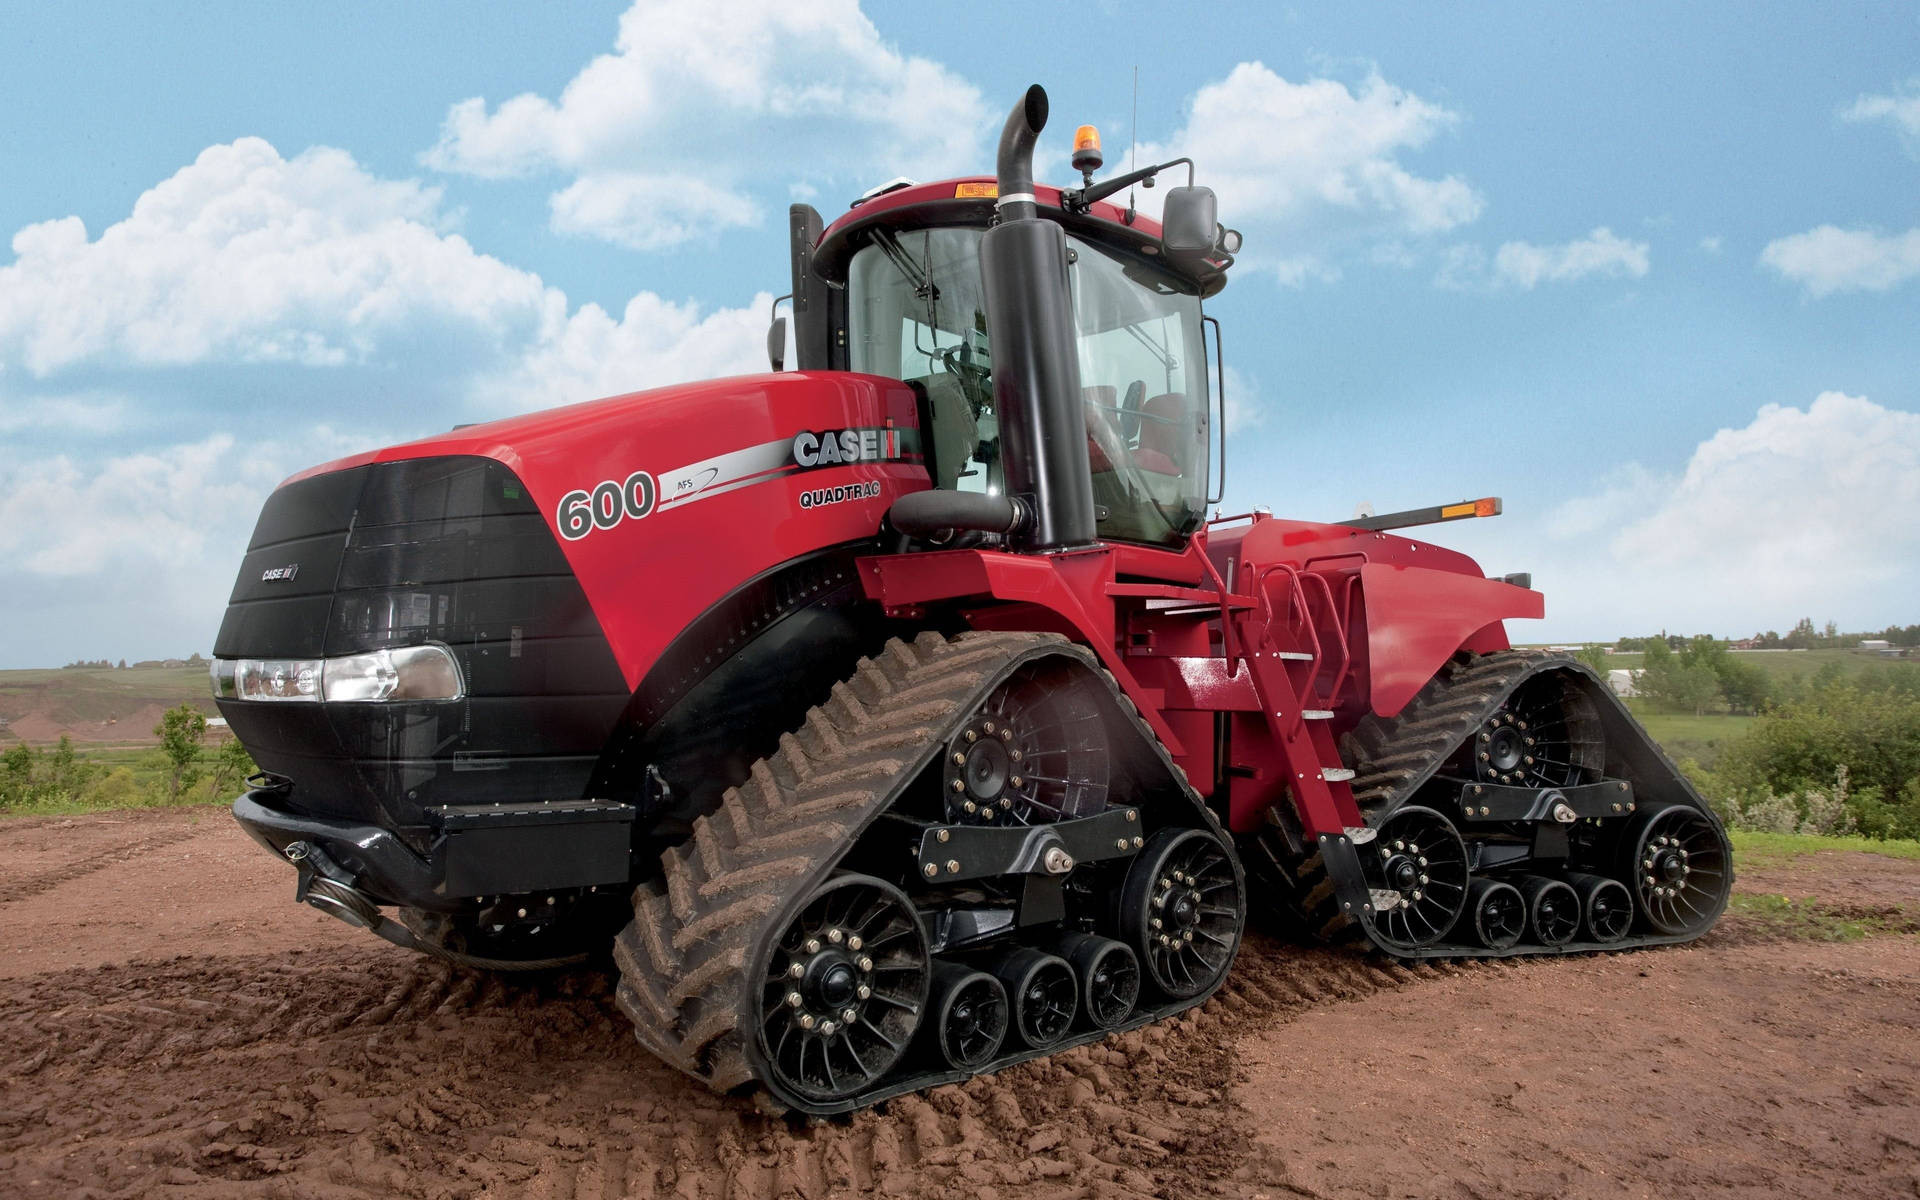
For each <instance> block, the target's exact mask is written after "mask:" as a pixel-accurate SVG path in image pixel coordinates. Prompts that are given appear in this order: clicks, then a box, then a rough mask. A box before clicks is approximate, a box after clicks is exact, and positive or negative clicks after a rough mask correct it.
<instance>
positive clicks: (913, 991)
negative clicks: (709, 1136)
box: [754, 875, 932, 1103]
mask: <svg viewBox="0 0 1920 1200" xmlns="http://www.w3.org/2000/svg"><path fill="white" fill-rule="evenodd" d="M931 975H932V963H931V960H930V959H929V957H928V953H927V939H926V934H925V932H924V931H923V930H922V929H921V926H920V920H919V917H918V916H917V915H916V914H915V912H914V908H913V902H912V901H910V900H909V899H907V897H906V895H905V893H903V892H901V891H900V889H899V888H896V887H894V886H893V885H892V884H890V883H888V882H886V881H885V880H882V879H875V878H873V877H872V876H868V875H840V876H836V877H834V878H831V879H829V880H828V881H827V882H826V883H824V884H823V885H821V887H820V888H819V889H818V890H817V891H815V892H814V893H813V895H812V896H811V897H810V898H809V899H808V901H807V903H806V905H805V906H804V907H803V908H802V909H801V910H800V912H799V915H797V916H795V917H794V918H793V920H792V921H790V922H788V924H787V926H786V928H785V929H784V930H782V931H781V932H780V935H779V937H777V938H775V939H773V940H772V942H771V943H770V944H769V945H768V946H767V947H766V950H765V952H764V958H763V961H762V963H761V967H760V971H759V978H760V979H761V981H762V983H761V988H760V996H759V1004H758V1011H757V1012H756V1013H755V1014H754V1015H755V1017H756V1023H757V1025H758V1029H759V1039H760V1040H759V1048H760V1052H761V1056H762V1058H763V1059H764V1061H765V1063H766V1069H767V1071H768V1073H769V1074H770V1075H771V1076H772V1077H773V1078H774V1079H775V1080H776V1081H777V1083H778V1085H779V1086H780V1087H781V1088H783V1089H785V1090H787V1091H789V1092H791V1093H793V1094H794V1095H796V1096H802V1097H805V1098H806V1099H809V1100H813V1101H817V1102H823V1103H826V1102H833V1101H840V1100H846V1099H849V1098H851V1097H853V1096H857V1095H859V1094H860V1093H861V1092H864V1091H866V1090H868V1089H870V1088H872V1087H873V1086H875V1085H876V1084H878V1083H879V1082H880V1080H881V1079H882V1078H884V1077H885V1075H886V1073H887V1072H888V1071H889V1070H891V1069H892V1068H893V1065H894V1063H896V1062H898V1061H899V1059H900V1055H901V1053H902V1052H903V1051H904V1050H905V1049H906V1047H907V1043H909V1042H911V1041H912V1040H913V1034H914V1030H915V1029H916V1028H918V1027H919V1024H920V1015H921V1013H922V1012H923V1011H925V1009H926V1008H927V990H928V986H929V982H930V979H931Z"/></svg>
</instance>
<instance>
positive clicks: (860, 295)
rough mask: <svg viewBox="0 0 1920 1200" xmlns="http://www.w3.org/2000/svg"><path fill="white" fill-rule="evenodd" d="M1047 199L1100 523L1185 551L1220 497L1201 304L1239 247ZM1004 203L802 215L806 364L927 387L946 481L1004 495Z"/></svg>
mask: <svg viewBox="0 0 1920 1200" xmlns="http://www.w3.org/2000/svg"><path fill="white" fill-rule="evenodd" d="M1176 190H1177V191H1196V192H1197V191H1203V189H1176ZM1034 193H1035V198H1036V201H1037V205H1036V207H1037V208H1038V210H1039V211H1040V212H1041V213H1042V214H1044V215H1045V216H1046V217H1048V218H1050V219H1051V220H1053V221H1055V222H1057V223H1058V224H1059V225H1061V226H1062V229H1063V232H1064V234H1065V242H1066V253H1065V256H1064V257H1065V263H1066V286H1067V295H1068V297H1069V305H1070V309H1071V312H1070V313H1069V314H1067V315H1068V316H1069V317H1070V320H1071V337H1072V342H1073V345H1074V348H1075V351H1076V354H1075V357H1076V358H1077V366H1078V374H1079V384H1078V399H1079V403H1078V405H1077V408H1078V411H1079V414H1080V416H1081V417H1082V418H1083V420H1084V426H1085V433H1084V447H1083V449H1082V451H1081V452H1082V453H1084V455H1085V458H1086V463H1087V467H1088V469H1089V471H1090V474H1091V483H1092V496H1093V516H1094V523H1095V524H1094V529H1095V535H1096V537H1097V538H1098V539H1099V540H1101V541H1123V542H1135V543H1145V544H1150V545H1158V546H1166V547H1171V548H1178V547H1180V546H1182V545H1184V543H1185V541H1186V539H1187V537H1188V536H1189V535H1190V534H1192V533H1193V531H1194V530H1196V529H1197V528H1199V526H1200V524H1201V523H1202V521H1203V520H1204V519H1205V513H1206V509H1207V505H1208V503H1209V502H1210V500H1211V499H1212V497H1210V495H1209V483H1210V476H1212V475H1213V472H1212V464H1211V459H1212V453H1211V448H1212V446H1213V439H1214V436H1215V433H1216V428H1217V418H1216V416H1215V414H1214V411H1213V410H1214V408H1215V401H1214V399H1213V398H1214V396H1215V395H1216V394H1217V388H1216V387H1215V386H1214V385H1213V384H1212V382H1211V381H1210V376H1213V377H1214V378H1217V376H1214V373H1213V372H1212V371H1210V368H1209V363H1208V361H1207V352H1206V340H1205V337H1204V331H1203V329H1202V324H1203V322H1204V321H1205V320H1206V318H1205V317H1203V315H1202V313H1201V298H1202V296H1203V295H1209V294H1212V293H1213V292H1215V291H1218V290H1219V288H1220V287H1221V286H1223V285H1224V283H1225V270H1226V265H1228V264H1230V262H1231V258H1230V257H1228V256H1225V255H1217V256H1215V257H1211V258H1210V257H1207V256H1204V255H1194V254H1190V255H1185V256H1180V255H1175V254H1169V253H1168V252H1167V249H1166V247H1165V246H1164V244H1163V242H1162V237H1161V229H1160V226H1159V225H1158V224H1156V223H1154V222H1152V221H1149V220H1147V219H1145V218H1143V217H1141V216H1139V215H1138V214H1137V213H1135V212H1133V211H1132V210H1131V209H1123V208H1120V207H1119V206H1117V205H1113V204H1107V203H1103V202H1097V201H1096V202H1093V203H1078V202H1076V197H1077V196H1079V195H1081V194H1083V193H1076V192H1073V191H1065V192H1063V191H1061V190H1059V189H1054V188H1045V187H1036V188H1035V189H1034ZM996 198H997V188H996V187H995V184H994V183H993V182H992V181H990V180H955V181H947V182H943V183H937V184H926V185H913V186H906V187H895V188H893V189H892V190H886V191H883V192H881V193H880V194H878V195H872V196H870V197H868V198H865V199H863V200H862V201H861V202H860V203H858V204H857V205H856V206H855V207H854V208H853V209H852V211H851V212H849V213H848V214H847V215H846V216H845V217H842V218H841V219H840V220H839V221H836V222H835V223H834V225H833V226H832V227H831V228H828V229H826V230H825V231H824V232H820V226H819V225H818V220H819V218H818V216H817V215H816V214H813V212H812V210H811V209H808V208H806V207H805V206H796V208H795V210H794V213H795V215H794V222H793V228H794V231H795V241H796V244H795V247H794V249H795V256H794V265H795V275H796V278H795V293H794V313H795V322H796V326H797V330H796V332H797V335H798V336H797V338H796V343H797V345H798V346H799V347H800V365H801V366H802V367H829V368H833V369H841V370H850V371H857V372H861V373H864V374H870V375H880V376H885V377H888V378H892V379H899V380H903V381H905V382H907V383H908V384H910V385H912V386H913V388H914V390H915V392H916V393H917V394H919V395H920V396H921V398H922V409H923V427H924V431H925V436H924V437H923V439H922V441H923V448H924V450H925V451H926V454H927V457H928V460H929V461H928V472H929V475H930V476H931V478H932V481H933V485H934V487H935V488H936V489H944V490H949V491H958V492H973V493H980V494H984V495H988V496H1001V495H1005V494H1007V493H1008V479H1007V461H1006V449H1007V445H1006V441H1005V440H1004V439H1003V437H1002V424H1003V418H1004V417H1005V416H1006V414H1005V413H1004V412H1003V411H1002V408H1003V407H1004V403H1003V400H997V399H996V388H995V375H994V370H995V353H994V351H995V347H994V345H993V339H992V337H991V335H990V332H989V330H990V322H989V313H988V308H989V305H988V302H987V296H986V290H985V287H984V281H983V274H982V269H981V248H982V243H983V241H984V240H985V238H986V235H987V232H988V230H989V229H990V228H991V227H992V226H993V225H994V224H995V223H996V220H997V218H996V209H995V201H996ZM1210 198H1211V197H1210V194H1209V195H1208V199H1210ZM1209 232H1210V233H1211V231H1209ZM809 235H811V237H810V236H809ZM1211 241H1212V239H1211V238H1209V242H1211ZM1209 249H1212V246H1211V245H1210V246H1209ZM1003 396H1004V392H1003Z"/></svg>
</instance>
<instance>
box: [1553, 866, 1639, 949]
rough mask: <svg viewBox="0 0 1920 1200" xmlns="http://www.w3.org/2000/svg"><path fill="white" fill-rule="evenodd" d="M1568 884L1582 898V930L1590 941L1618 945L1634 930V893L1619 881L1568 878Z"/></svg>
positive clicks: (1589, 877)
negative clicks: (1615, 943) (1618, 942)
mask: <svg viewBox="0 0 1920 1200" xmlns="http://www.w3.org/2000/svg"><path fill="white" fill-rule="evenodd" d="M1567 882H1568V883H1569V884H1571V885H1572V886H1573V890H1574V891H1575V892H1576V893H1577V894H1578V895H1579V897H1580V912H1581V913H1582V914H1583V915H1582V917H1581V926H1582V929H1583V930H1584V932H1585V933H1586V935H1587V940H1588V941H1593V942H1617V941H1619V940H1620V939H1621V938H1624V937H1626V936H1627V931H1628V930H1629V929H1632V928H1633V893H1631V892H1629V891H1627V885H1626V884H1624V883H1621V882H1620V881H1619V880H1618V879H1608V878H1606V877H1605V876H1604V875H1579V874H1569V875H1568V876H1567Z"/></svg>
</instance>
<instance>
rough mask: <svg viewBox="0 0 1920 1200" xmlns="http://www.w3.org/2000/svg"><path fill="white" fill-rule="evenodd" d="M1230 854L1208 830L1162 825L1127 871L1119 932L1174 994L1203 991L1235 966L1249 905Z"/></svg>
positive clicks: (1168, 992)
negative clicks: (1236, 875)
mask: <svg viewBox="0 0 1920 1200" xmlns="http://www.w3.org/2000/svg"><path fill="white" fill-rule="evenodd" d="M1230 854H1231V851H1229V850H1228V849H1227V847H1226V846H1225V845H1224V844H1223V843H1222V842H1221V841H1220V839H1218V838H1216V837H1215V836H1214V835H1213V834H1212V833H1210V832H1208V831H1207V830H1204V829H1163V830H1161V831H1160V832H1159V833H1156V834H1154V835H1153V837H1151V838H1150V839H1148V841H1147V844H1146V847H1145V848H1144V849H1142V850H1141V851H1140V854H1139V856H1138V857H1136V858H1135V859H1134V861H1133V866H1132V867H1131V868H1129V869H1128V871H1127V880H1126V883H1125V884H1124V885H1123V886H1122V888H1121V892H1120V932H1121V936H1122V937H1123V938H1125V940H1126V941H1127V943H1128V944H1129V945H1131V946H1132V947H1133V948H1134V951H1135V952H1136V953H1137V954H1138V955H1139V957H1140V961H1141V964H1142V965H1143V966H1145V967H1146V972H1147V978H1148V979H1149V980H1150V981H1152V983H1153V985H1154V987H1156V988H1158V989H1159V990H1160V991H1161V992H1162V993H1164V994H1165V995H1167V996H1169V997H1171V998H1173V999H1176V1000H1183V999H1185V998H1187V997H1188V996H1197V995H1199V994H1200V993H1201V992H1204V991H1206V990H1207V989H1208V988H1210V987H1212V986H1213V985H1214V984H1216V983H1218V982H1219V980H1220V977H1221V976H1223V975H1225V974H1226V973H1227V968H1228V967H1230V966H1232V965H1233V956H1234V953H1235V951H1237V950H1238V949H1239V947H1240V931H1241V930H1242V929H1243V928H1244V927H1245V926H1246V922H1247V906H1246V898H1245V897H1244V896H1242V895H1241V889H1240V883H1239V881H1238V880H1237V879H1236V878H1235V875H1234V869H1233V860H1232V859H1231V858H1230V857H1229V855H1230Z"/></svg>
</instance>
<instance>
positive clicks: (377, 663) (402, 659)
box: [322, 646, 466, 700]
mask: <svg viewBox="0 0 1920 1200" xmlns="http://www.w3.org/2000/svg"><path fill="white" fill-rule="evenodd" d="M322 686H323V688H324V689H325V691H326V695H327V699H329V700H458V699H459V698H460V697H461V696H463V695H465V694H466V688H465V687H463V686H462V685H461V682H460V666H459V664H458V663H456V662H454V661H453V655H452V654H450V653H448V651H447V648H446V647H445V646H402V647H400V648H399V649H397V650H375V651H374V652H373V653H371V654H349V655H347V656H346V657H344V658H330V659H328V660H327V663H326V672H325V678H324V681H323V683H322Z"/></svg>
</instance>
